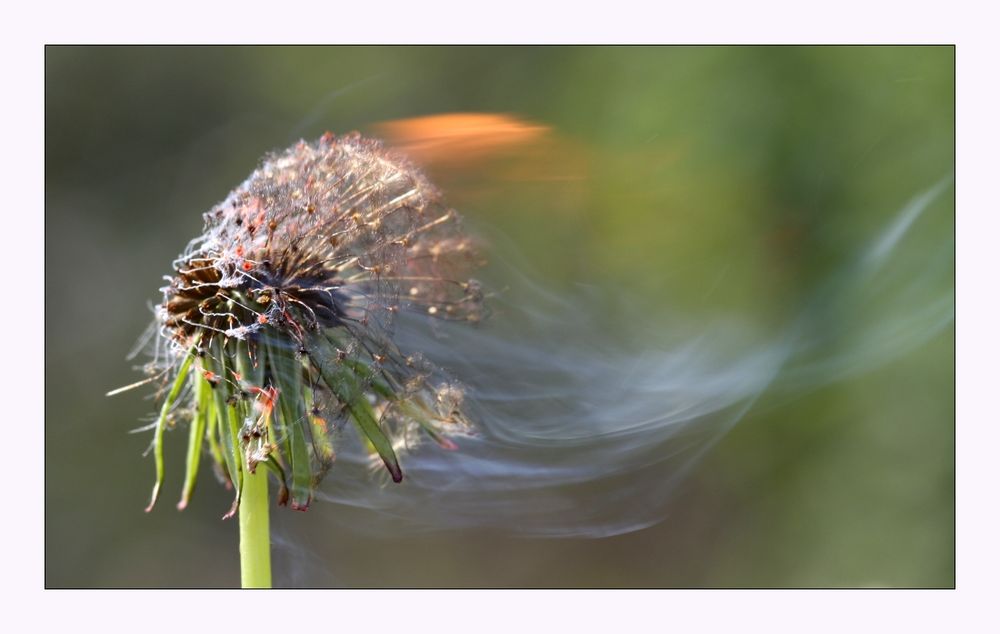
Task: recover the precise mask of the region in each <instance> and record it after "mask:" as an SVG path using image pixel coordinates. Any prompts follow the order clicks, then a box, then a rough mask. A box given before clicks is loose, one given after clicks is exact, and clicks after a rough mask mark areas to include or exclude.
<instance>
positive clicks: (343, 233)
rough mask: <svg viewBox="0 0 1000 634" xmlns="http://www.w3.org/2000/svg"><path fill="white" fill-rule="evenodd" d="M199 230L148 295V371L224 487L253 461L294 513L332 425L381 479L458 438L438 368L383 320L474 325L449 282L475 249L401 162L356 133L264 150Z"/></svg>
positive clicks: (470, 300)
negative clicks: (197, 428)
mask: <svg viewBox="0 0 1000 634" xmlns="http://www.w3.org/2000/svg"><path fill="white" fill-rule="evenodd" d="M204 221H205V226H204V231H203V233H202V234H201V235H200V236H198V237H197V238H195V239H194V240H192V241H191V242H190V243H189V245H188V246H187V248H186V249H185V250H184V252H183V253H182V254H181V255H180V256H179V257H178V258H177V259H176V260H175V261H174V263H173V269H174V274H173V275H172V276H169V277H167V278H166V279H167V282H168V283H167V285H166V286H164V287H163V288H162V289H161V290H162V293H163V301H162V302H161V304H160V305H159V306H157V307H156V310H155V314H156V324H157V326H158V329H159V334H160V336H159V338H158V339H157V340H156V342H155V345H154V348H155V350H154V361H153V364H152V365H153V366H154V367H156V368H158V369H159V370H160V371H161V372H162V373H163V374H164V376H165V377H167V378H172V379H174V381H175V383H176V382H178V381H180V382H183V381H185V380H189V382H190V386H189V387H190V388H191V389H190V390H188V391H186V392H185V395H186V397H187V398H188V402H189V406H188V407H189V410H190V411H191V412H194V413H193V416H192V418H193V419H194V422H195V423H197V424H203V425H206V426H207V427H208V429H207V432H206V434H207V437H208V438H209V440H210V444H211V445H212V447H211V449H212V455H213V458H215V461H216V462H217V463H219V464H218V466H219V467H221V468H222V469H223V470H225V472H226V474H227V476H228V478H229V480H230V481H231V482H237V481H239V479H240V477H241V474H242V473H243V472H244V471H245V470H249V471H250V472H253V471H254V469H255V468H256V466H257V465H258V464H262V463H263V464H267V465H268V466H269V468H271V469H272V470H273V471H274V473H275V474H276V475H277V476H278V477H279V479H280V480H281V481H282V488H283V489H284V488H285V487H286V486H288V487H292V505H293V506H294V507H296V508H302V507H304V506H305V505H307V504H308V501H309V498H310V497H311V493H312V489H313V488H315V486H316V485H317V484H318V482H319V480H320V479H321V478H322V477H323V475H324V474H325V473H326V471H327V469H329V468H330V466H331V464H330V463H331V462H332V460H333V457H334V456H335V453H336V451H335V447H334V445H335V444H336V441H337V439H336V434H337V430H339V429H342V428H343V427H344V423H345V422H347V421H350V422H353V423H354V426H355V427H357V429H358V430H359V432H360V433H361V435H362V437H363V439H364V441H365V442H366V443H367V444H368V445H369V447H370V449H371V453H372V455H373V456H374V460H376V461H378V462H380V463H381V464H383V465H384V466H385V467H386V468H387V470H388V472H389V474H390V475H391V476H392V479H393V480H395V481H399V480H400V479H401V478H402V471H401V468H400V466H399V462H398V456H399V454H401V453H403V452H404V451H407V450H409V449H411V448H413V447H416V446H418V445H419V444H420V440H421V436H422V435H424V436H427V437H428V438H432V439H435V440H437V441H438V444H442V445H447V444H448V443H450V441H448V442H447V443H445V442H442V439H443V438H444V436H445V435H448V434H454V433H459V432H460V431H464V430H459V429H458V425H457V424H456V420H457V418H456V416H455V413H454V411H450V409H449V408H442V407H440V401H441V390H442V389H444V388H443V386H444V385H445V384H446V383H447V381H446V379H445V378H444V376H443V373H442V372H441V371H440V370H438V369H436V368H434V367H432V366H430V364H428V363H426V362H425V361H423V360H422V359H421V358H420V357H419V355H416V354H413V353H410V354H404V353H403V352H401V351H400V350H399V349H398V348H397V346H396V344H395V342H394V340H393V327H394V319H395V317H396V316H397V315H398V314H399V313H400V312H401V311H411V312H414V313H416V314H424V315H434V316H439V317H442V318H447V319H452V320H460V321H469V322H477V321H479V320H480V319H481V318H482V316H483V310H484V308H483V306H484V302H483V296H482V293H480V292H470V289H471V288H478V285H476V284H475V283H474V282H472V281H470V280H469V279H468V278H466V277H463V276H464V275H465V274H466V273H467V271H469V270H470V269H471V268H474V267H475V266H477V265H478V264H479V263H480V262H479V259H478V258H479V256H478V254H477V250H476V249H474V248H470V244H471V242H470V238H468V237H467V236H465V235H464V234H463V232H462V228H461V222H460V218H459V215H458V214H457V213H456V212H455V211H453V210H451V209H449V208H448V207H447V206H445V204H444V202H443V200H442V197H441V194H440V192H439V191H438V190H437V189H436V188H434V186H433V185H432V184H431V183H430V182H429V181H428V180H427V179H426V178H425V177H424V175H423V174H422V173H421V172H420V171H419V170H418V169H417V168H416V167H414V166H413V165H412V164H410V163H409V162H408V161H407V160H406V159H405V158H403V157H402V156H399V155H396V154H393V153H392V152H391V151H389V150H387V149H385V148H384V147H383V146H382V144H381V143H379V142H378V141H375V140H372V139H367V138H363V137H361V136H360V135H358V134H351V135H347V136H343V137H335V136H333V135H332V134H329V133H328V134H325V135H323V137H321V138H320V139H319V140H318V141H316V142H312V143H309V142H305V141H302V142H299V143H297V144H295V145H294V146H292V147H290V148H288V149H286V150H284V151H282V152H277V153H274V154H271V155H268V156H266V157H265V158H264V159H263V160H262V162H261V164H260V166H259V167H258V168H257V169H256V170H255V171H254V172H253V173H252V174H251V175H250V177H249V178H247V180H246V181H244V182H243V183H242V184H241V185H240V186H238V187H237V188H236V189H234V190H233V191H232V192H231V193H230V194H229V195H228V196H227V197H226V198H225V200H223V201H222V202H221V203H219V204H217V205H216V206H214V207H213V208H212V209H210V210H209V211H208V212H206V213H205V214H204ZM195 353H196V354H197V355H198V357H197V360H196V361H195V365H196V366H200V367H198V370H199V371H197V372H192V373H190V374H189V375H188V376H189V377H190V378H189V379H185V378H184V377H182V376H181V374H183V373H182V372H181V371H180V370H178V368H179V367H181V366H182V362H183V360H184V359H186V358H187V357H188V356H189V355H192V354H195ZM185 369H186V366H185ZM210 379H211V380H210ZM199 382H204V383H205V384H206V385H207V386H208V389H207V390H203V389H200V387H201V386H200V383H199ZM447 384H448V385H450V383H447ZM454 390H460V388H458V387H457V386H451V387H448V388H447V390H446V391H447V393H449V394H450V393H452V391H454ZM213 392H218V393H219V398H214V396H213V394H212V393H213ZM227 410H232V412H230V411H227ZM445 410H449V411H447V412H445ZM231 413H232V414H233V415H237V417H236V418H235V420H242V424H241V426H240V427H239V430H238V434H237V436H238V437H236V438H230V437H228V436H227V434H228V433H229V431H227V430H228V429H229V428H228V418H229V416H230V414H231ZM462 424H463V425H464V424H467V423H466V422H465V421H464V418H463V419H462ZM213 434H215V436H216V437H217V438H216V440H217V441H218V442H217V443H211V440H212V439H213ZM157 438H159V436H157ZM227 441H228V443H229V444H231V445H233V447H234V449H232V452H233V456H235V457H238V458H239V461H237V460H235V458H234V457H233V456H229V455H226V451H227V447H228V446H227ZM155 442H158V440H157V441H155ZM216 445H217V446H216ZM303 483H305V484H303ZM296 486H297V487H298V489H299V490H298V491H296ZM303 487H305V488H306V489H307V490H306V491H303V490H302V489H303ZM157 488H158V487H157ZM237 503H238V495H237V502H234V508H235V505H236V504H237Z"/></svg>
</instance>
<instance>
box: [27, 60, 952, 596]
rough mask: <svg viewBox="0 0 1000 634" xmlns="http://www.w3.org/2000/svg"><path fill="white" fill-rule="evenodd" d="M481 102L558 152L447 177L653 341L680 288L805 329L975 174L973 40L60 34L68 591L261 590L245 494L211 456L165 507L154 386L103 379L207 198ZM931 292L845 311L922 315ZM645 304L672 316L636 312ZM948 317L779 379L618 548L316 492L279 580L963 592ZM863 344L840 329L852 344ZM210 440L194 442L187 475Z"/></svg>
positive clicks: (52, 366)
mask: <svg viewBox="0 0 1000 634" xmlns="http://www.w3.org/2000/svg"><path fill="white" fill-rule="evenodd" d="M465 111H471V112H503V113H511V114H513V115H516V116H518V117H520V118H523V119H524V120H527V121H531V122H536V123H539V124H544V125H547V126H550V127H551V129H552V131H553V138H555V139H556V140H557V142H556V144H555V146H554V147H555V148H556V149H554V150H552V149H551V148H550V149H549V150H547V151H546V152H547V153H546V154H544V155H543V156H544V158H543V159H541V160H540V159H539V158H538V157H537V156H535V157H534V158H532V159H530V160H529V159H525V160H524V161H521V162H520V163H519V159H518V156H517V155H516V154H514V155H512V156H508V157H506V159H505V162H503V163H502V164H485V165H479V166H475V167H474V168H472V169H470V168H469V166H462V165H458V166H454V167H453V168H450V169H443V168H439V169H438V170H437V171H436V173H435V174H434V176H435V179H436V180H438V181H439V182H441V183H442V186H443V188H444V190H445V193H446V195H447V196H448V198H449V201H450V202H451V203H452V204H454V205H455V206H456V207H458V208H459V209H460V210H461V211H462V213H463V215H464V216H465V217H466V218H467V219H468V221H469V223H470V224H471V225H473V226H479V227H483V228H488V231H489V232H492V233H495V234H496V235H503V236H506V240H505V242H504V244H509V245H515V247H516V250H517V259H518V261H519V262H522V263H523V264H524V266H525V268H526V270H529V271H531V275H532V276H534V277H535V278H536V279H537V281H538V283H539V284H543V285H545V286H546V287H548V288H551V289H556V292H558V291H559V289H571V288H574V287H578V286H580V285H586V286H588V287H593V288H598V289H602V290H601V293H603V294H602V295H601V296H602V297H612V298H620V299H619V300H618V301H608V302H607V303H605V304H602V305H595V306H594V310H595V312H598V313H600V315H601V319H603V320H605V321H606V323H607V329H608V331H618V332H619V333H620V334H621V336H623V337H626V338H627V337H628V336H630V334H632V335H634V336H637V337H641V336H644V334H643V333H649V332H651V331H654V330H655V325H656V323H657V319H658V315H660V314H662V312H664V311H668V310H669V311H671V313H677V312H681V313H684V314H687V315H690V316H692V318H694V319H697V318H698V316H699V315H731V316H736V317H739V318H740V319H742V320H746V321H749V322H751V323H755V324H761V325H763V326H764V327H771V328H780V324H782V323H788V319H789V316H791V315H794V314H796V312H797V311H799V310H801V308H802V306H804V305H805V304H807V303H809V302H812V301H813V300H814V299H815V297H816V293H817V289H819V288H822V286H823V283H824V280H828V279H830V276H831V275H834V276H836V275H837V272H838V271H839V270H841V269H842V268H843V267H845V266H849V264H850V262H851V258H852V256H853V255H854V254H856V253H857V252H858V249H859V248H862V247H863V246H864V245H865V244H866V242H867V241H870V240H871V239H873V238H874V237H875V236H877V235H878V232H879V231H880V230H881V229H882V228H883V227H884V226H885V225H886V224H887V223H889V222H890V221H891V220H892V219H893V218H894V217H895V215H896V214H897V213H898V212H899V210H900V209H901V208H903V206H904V205H905V204H906V203H907V202H908V201H909V200H911V199H912V198H913V197H914V196H916V195H918V194H920V193H921V192H923V191H926V190H927V189H928V188H930V187H932V186H934V185H935V184H936V183H940V182H942V179H947V178H949V177H950V176H951V174H952V173H953V171H954V150H953V145H954V114H955V113H954V50H953V49H952V48H951V47H752V48H745V47H690V48H689V47H658V48H647V47H622V48H618V47H544V48H533V47H513V48H490V47H474V48H465V47H417V48H407V47H333V48H310V47H289V48H285V47H265V48H258V47H245V48H244V47H239V48H224V47H213V48H197V47H196V48H158V47H142V48H135V47H110V48H102V47H83V48H77V47H49V48H48V49H47V50H46V142H45V151H46V166H45V169H46V236H45V237H46V281H45V298H46V309H47V310H46V311H45V319H46V323H45V330H46V337H45V361H46V397H45V419H46V421H45V431H46V445H45V459H46V481H45V508H46V518H45V520H46V521H45V530H46V534H45V543H46V557H45V567H46V584H47V586H49V587H217V586H221V587H229V586H233V585H235V584H236V583H238V579H239V573H238V557H237V551H236V538H237V535H236V530H237V526H236V524H235V522H223V521H221V520H220V519H219V518H220V516H221V514H222V513H223V512H224V511H225V510H226V509H227V508H228V505H229V495H228V493H227V492H225V491H224V490H222V489H221V488H220V487H217V486H216V485H215V484H214V483H213V482H212V481H211V478H209V477H203V481H202V483H201V484H200V485H199V491H198V493H197V495H196V496H195V498H194V500H193V502H192V505H191V506H190V507H189V508H188V509H187V510H186V511H184V512H183V513H178V512H176V511H175V510H174V509H173V508H172V505H171V504H170V502H171V499H170V498H171V496H172V495H173V491H172V490H171V488H170V486H171V482H173V483H174V484H175V485H176V484H177V482H176V480H177V478H175V479H174V480H173V481H171V480H168V483H167V493H166V497H165V498H164V499H163V500H162V503H161V504H160V506H159V507H158V508H157V509H155V511H154V512H153V513H150V514H145V513H143V512H142V509H143V507H144V505H145V503H146V501H147V496H148V493H149V489H150V486H151V485H152V482H153V467H152V462H151V459H149V458H146V459H144V458H143V457H142V453H143V451H144V449H145V448H146V446H147V444H148V442H149V437H148V435H147V434H136V435H130V434H128V433H127V432H128V430H129V429H132V428H134V427H137V426H138V425H139V424H140V422H141V420H142V419H143V417H144V416H146V415H147V414H149V413H150V412H151V411H152V409H153V404H152V403H151V402H150V401H149V400H146V399H144V397H145V396H146V394H145V393H144V392H143V390H141V389H140V390H135V391H133V392H129V393H127V394H125V395H122V396H118V397H116V398H106V397H104V393H105V392H107V391H108V390H109V389H111V388H114V387H118V386H120V385H124V384H127V383H130V382H132V381H134V380H136V379H137V378H138V376H139V375H138V374H137V373H136V372H135V371H134V370H133V368H132V366H133V365H134V363H130V362H127V361H125V356H126V354H127V353H128V351H129V350H130V348H131V347H132V345H133V344H134V343H135V341H136V339H137V338H138V336H139V334H140V333H141V332H142V331H143V330H144V328H145V327H146V325H147V324H148V322H149V321H150V319H151V313H150V311H149V309H148V306H149V305H150V304H151V303H155V302H157V301H158V300H159V294H158V292H157V289H158V288H159V287H160V286H161V285H162V281H161V277H162V276H163V275H165V274H168V273H169V272H170V262H171V261H172V259H173V258H174V257H175V256H176V255H177V254H178V253H179V252H180V250H181V249H182V248H183V246H184V245H185V244H186V243H187V241H188V240H189V239H190V238H192V237H193V236H195V235H196V234H197V233H198V232H199V231H200V228H201V213H202V212H203V211H205V210H207V209H208V208H210V207H211V206H212V205H213V204H215V203H216V202H217V201H219V200H221V199H222V198H223V197H224V196H225V195H226V194H227V193H228V191H229V190H230V189H231V188H232V187H233V186H235V185H236V184H238V183H239V182H240V181H241V180H242V179H243V178H245V177H246V176H247V175H248V174H249V172H250V171H251V170H252V168H253V167H254V166H255V165H256V163H257V161H258V159H259V157H260V156H261V155H262V154H263V153H264V152H265V151H268V150H271V149H276V148H281V147H285V146H287V145H289V144H290V143H291V142H293V141H295V140H297V139H298V138H300V137H305V138H312V137H315V136H318V135H319V134H321V133H322V132H323V131H324V130H332V131H334V132H346V131H349V130H371V129H372V126H373V124H375V123H377V122H380V121H387V120H394V119H400V118H407V117H414V116H419V115H427V114H433V113H442V112H465ZM952 200H953V187H952V186H951V185H946V187H945V191H944V193H943V194H942V195H941V196H939V197H938V198H937V199H935V201H934V202H933V203H932V205H931V207H930V208H929V210H928V212H927V213H926V214H925V216H924V217H922V218H921V221H920V222H921V224H920V227H919V233H918V237H920V239H922V240H923V241H924V242H923V243H921V244H924V245H926V247H919V248H920V249H925V251H920V250H918V252H917V253H918V258H917V260H919V254H920V253H922V252H926V253H928V254H930V253H933V254H937V255H940V253H942V252H944V253H950V252H951V251H949V250H950V249H953V244H954V220H953V202H952ZM915 230H916V229H915ZM497 248H498V249H502V248H507V247H497ZM499 255H501V256H505V255H506V254H503V253H501V254H499ZM511 257H513V256H511ZM915 261H916V260H915ZM902 266H903V267H904V268H903V272H902V275H903V276H904V279H905V274H906V269H905V266H906V262H905V261H904V262H903V265H902ZM947 267H950V268H949V269H948V271H947V272H948V273H949V274H948V275H946V276H945V277H944V279H945V282H944V284H945V287H944V288H943V289H942V286H941V284H942V281H941V278H940V277H937V278H934V279H933V280H925V279H921V278H919V277H914V278H913V279H910V280H908V284H910V285H912V286H913V287H914V288H915V289H917V290H916V291H915V293H910V294H909V295H908V297H909V300H908V301H911V302H913V303H914V305H919V304H920V301H921V297H922V296H925V297H926V298H927V299H928V301H930V300H931V298H934V297H938V296H939V295H940V293H941V292H942V290H943V291H944V292H945V293H946V294H947V293H948V292H949V291H950V288H949V286H948V285H949V284H950V283H951V275H950V273H951V272H953V264H952V263H951V262H950V261H949V262H947ZM914 275H915V276H916V274H914ZM921 293H924V295H921ZM897 308H898V307H897ZM905 309H906V306H903V307H902V309H899V310H893V311H890V310H888V309H886V312H885V313H880V312H878V310H881V309H878V310H875V311H874V314H864V315H862V314H854V313H847V314H845V313H843V312H837V311H836V310H832V311H831V313H830V314H829V315H820V316H819V320H820V323H822V319H828V320H829V321H830V325H831V328H832V329H833V327H834V326H837V327H838V328H839V327H842V326H843V325H844V324H847V325H848V326H852V325H853V326H856V330H859V331H863V330H864V329H865V328H866V324H877V325H879V326H881V327H883V328H884V327H888V328H889V330H890V331H891V330H892V327H893V324H894V323H895V322H894V321H893V320H903V319H904V318H905V315H906V310H905ZM870 312H871V311H870ZM636 314H641V315H644V316H645V319H646V322H645V323H646V325H645V326H644V327H642V328H639V327H635V328H633V326H634V324H635V322H634V319H635V315H636ZM854 321H856V322H857V323H856V324H855V323H854ZM650 324H652V327H650ZM904 325H905V324H903V322H902V321H900V328H903V327H904ZM848 331H850V329H848ZM918 334H919V336H915V337H913V338H912V342H913V343H912V345H905V346H902V347H901V348H900V349H899V350H898V351H897V353H894V354H893V355H891V357H889V358H886V359H884V360H883V361H884V362H881V363H879V364H878V365H877V366H876V367H872V368H863V369H864V371H855V372H846V373H844V374H843V376H839V377H832V376H831V377H828V378H827V379H825V380H822V381H812V382H811V383H810V385H809V387H808V389H806V388H803V389H801V390H798V391H796V392H794V393H791V394H789V393H788V392H785V393H783V394H781V395H774V396H769V395H768V394H765V395H764V396H763V397H762V398H761V400H760V403H758V404H757V406H755V407H754V408H753V409H752V410H751V411H750V412H749V413H748V415H747V416H746V417H745V418H744V419H743V420H742V421H741V422H740V424H739V425H738V426H737V427H736V428H735V429H733V430H732V431H731V432H730V433H729V434H728V435H727V436H726V437H725V438H723V439H722V441H721V442H719V443H718V444H717V445H716V446H715V447H714V448H713V449H712V450H711V451H710V452H709V453H708V454H707V455H706V457H705V458H704V460H703V461H702V462H701V463H700V464H699V465H698V466H697V468H696V469H694V470H693V471H692V472H691V473H690V474H689V475H688V476H687V477H686V478H685V479H684V480H683V482H682V483H681V484H680V485H679V486H678V487H677V489H676V492H675V494H674V496H673V497H672V498H671V499H670V501H669V504H668V508H665V509H664V515H665V517H666V519H665V520H664V521H663V522H661V523H660V524H657V525H656V526H653V527H651V528H647V529H644V530H641V531H637V532H634V533H630V534H626V535H620V536H616V537H609V538H604V539H562V540H556V539H531V538H524V537H513V536H511V535H510V534H507V533H505V532H504V531H500V530H471V531H445V532H431V533H426V534H424V533H421V534H400V535H394V536H393V537H391V538H387V537H384V536H374V535H367V534H364V533H363V532H361V533H359V531H357V530H352V529H351V528H350V527H345V526H344V525H343V523H342V522H337V521H334V518H336V517H337V516H338V514H339V513H340V509H338V508H337V507H336V506H334V505H332V504H316V505H314V507H313V508H312V509H311V510H310V511H309V512H308V513H304V514H303V513H292V512H286V511H283V510H282V511H278V512H276V513H275V514H274V520H273V521H274V523H275V531H276V538H277V539H278V540H279V541H282V542H284V541H287V540H291V539H294V541H295V544H296V546H295V547H294V548H286V547H282V546H281V545H280V544H279V547H278V548H277V549H276V551H275V554H274V568H275V582H276V584H278V585H319V586H328V587H425V586H431V587H552V586H556V587H581V586H583V587H595V586H596V587H620V586H621V587H774V586H779V587H786V586H794V587H798V586H810V587H811V586H821V587H830V586H833V587H840V586H907V587H910V586H916V587H950V586H953V585H954V579H955V578H954V467H955V465H954V395H955V391H954V341H953V335H954V331H953V327H952V326H950V325H949V326H947V327H945V328H944V329H940V330H937V331H935V332H932V333H918ZM852 345H857V341H856V340H852V338H851V337H844V338H843V340H840V341H834V343H833V353H837V352H838V351H837V350H836V347H837V346H841V347H842V348H843V350H840V351H839V352H841V353H845V354H848V353H850V350H849V348H850V346H852ZM185 436H186V433H173V434H168V446H167V455H168V469H170V470H171V472H172V473H174V474H177V473H179V472H180V469H181V464H182V463H181V462H180V461H182V460H183V449H182V447H183V442H184V438H183V437H185ZM171 457H172V458H173V460H172V461H171V460H170V458H171ZM204 475H206V476H207V473H206V474H204ZM178 477H179V476H178ZM514 521H515V520H513V519H512V523H513V522H514Z"/></svg>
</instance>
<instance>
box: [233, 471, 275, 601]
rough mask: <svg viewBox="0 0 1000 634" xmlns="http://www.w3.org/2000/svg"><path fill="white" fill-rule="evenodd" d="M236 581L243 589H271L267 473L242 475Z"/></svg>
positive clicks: (258, 472) (259, 472)
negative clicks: (238, 578) (237, 580)
mask: <svg viewBox="0 0 1000 634" xmlns="http://www.w3.org/2000/svg"><path fill="white" fill-rule="evenodd" d="M240 580H241V581H242V584H243V587H244V588H270V587H271V528H270V522H269V518H268V504H267V469H257V473H249V472H245V473H244V474H243V499H242V500H241V502H240Z"/></svg>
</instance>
